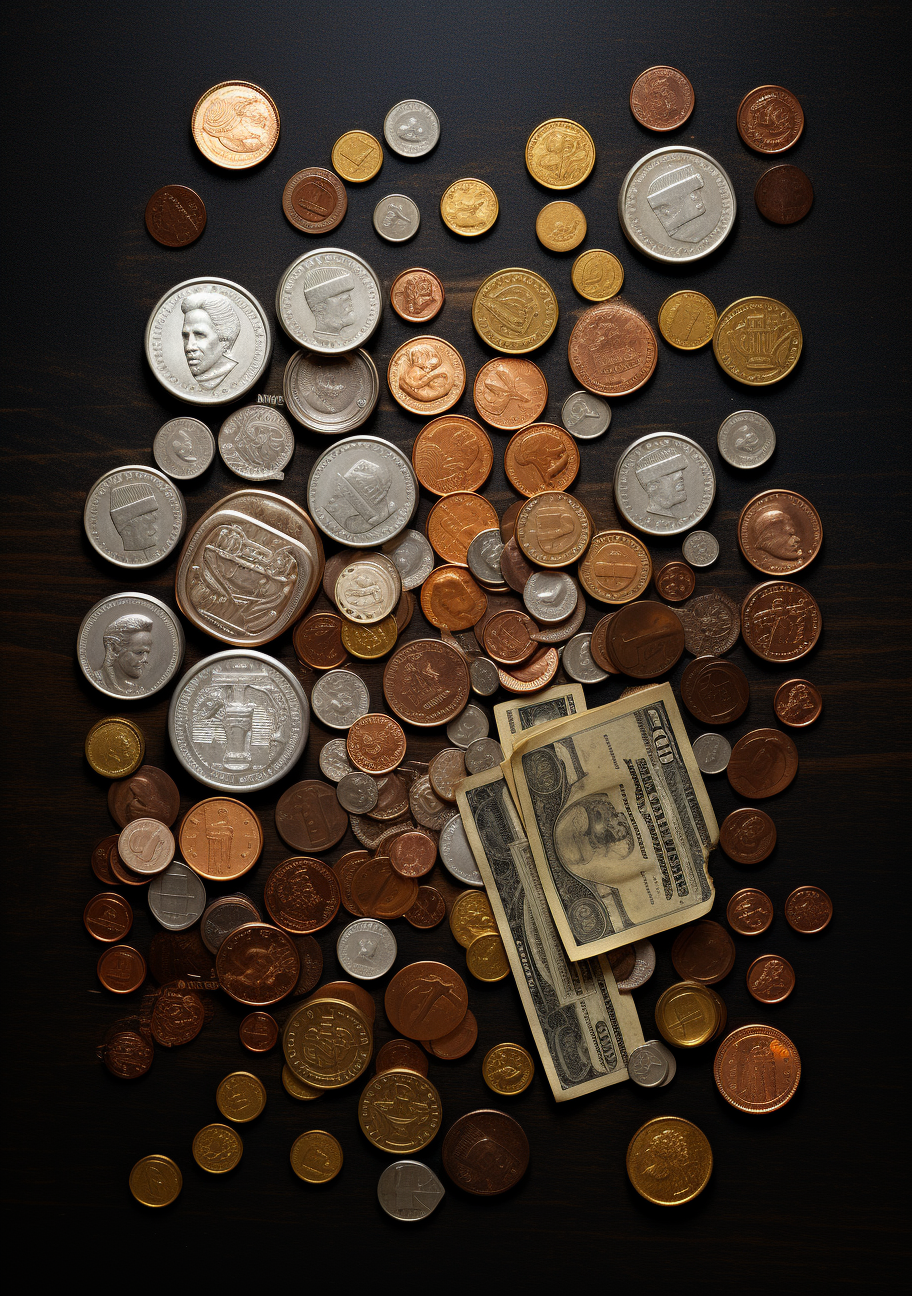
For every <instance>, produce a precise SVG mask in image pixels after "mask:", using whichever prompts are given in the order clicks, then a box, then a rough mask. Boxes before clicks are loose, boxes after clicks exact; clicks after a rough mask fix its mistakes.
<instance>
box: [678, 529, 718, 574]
mask: <svg viewBox="0 0 912 1296" xmlns="http://www.w3.org/2000/svg"><path fill="white" fill-rule="evenodd" d="M681 552H682V553H683V555H684V557H685V558H686V559H687V561H688V562H689V563H690V565H691V567H711V566H712V565H713V563H714V562H715V561H716V559H717V558H718V557H719V541H718V540H717V539H716V537H715V536H714V535H711V534H710V532H709V531H691V533H690V535H689V536H687V537H686V538H685V539H684V541H683V542H682V544H681Z"/></svg>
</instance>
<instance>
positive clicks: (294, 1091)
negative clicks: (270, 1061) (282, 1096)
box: [282, 1062, 326, 1102]
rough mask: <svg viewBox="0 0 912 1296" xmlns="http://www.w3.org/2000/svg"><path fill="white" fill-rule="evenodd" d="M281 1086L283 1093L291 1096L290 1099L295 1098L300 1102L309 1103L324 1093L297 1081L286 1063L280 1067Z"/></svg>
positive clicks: (303, 1081)
mask: <svg viewBox="0 0 912 1296" xmlns="http://www.w3.org/2000/svg"><path fill="white" fill-rule="evenodd" d="M282 1084H283V1085H284V1086H285V1092H286V1093H289V1094H291V1096H292V1098H297V1099H299V1101H301V1102H310V1101H311V1100H312V1099H313V1098H319V1097H321V1096H322V1094H324V1093H325V1092H326V1091H325V1089H315V1088H314V1086H313V1085H309V1084H308V1083H307V1082H306V1081H305V1080H299V1079H298V1077H297V1076H296V1075H295V1073H294V1072H293V1071H292V1069H291V1067H290V1066H289V1065H288V1063H287V1062H286V1063H285V1065H284V1066H283V1067H282Z"/></svg>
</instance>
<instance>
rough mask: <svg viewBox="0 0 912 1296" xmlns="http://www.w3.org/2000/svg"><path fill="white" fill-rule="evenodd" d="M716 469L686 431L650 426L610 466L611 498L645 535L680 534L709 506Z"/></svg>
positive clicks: (713, 488)
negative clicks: (614, 463) (660, 430)
mask: <svg viewBox="0 0 912 1296" xmlns="http://www.w3.org/2000/svg"><path fill="white" fill-rule="evenodd" d="M715 494H716V474H715V473H714V471H713V466H712V464H711V463H710V460H709V457H708V456H707V454H706V453H705V451H704V450H703V449H702V447H701V446H698V445H697V443H696V441H691V439H690V437H686V436H680V435H678V434H676V433H674V432H652V433H650V434H649V435H648V436H644V437H638V438H637V440H636V441H634V442H633V444H632V445H629V446H628V447H627V449H626V450H625V451H624V453H623V454H622V455H621V457H620V459H619V460H618V463H617V467H616V468H615V470H614V502H615V504H616V506H617V509H618V512H619V513H620V514H621V516H622V517H623V518H624V519H625V520H626V521H627V522H629V523H630V525H631V526H632V527H636V529H637V530H638V531H644V532H645V533H646V534H647V535H680V534H681V533H682V532H684V531H689V530H690V528H691V527H693V526H696V525H697V523H698V522H700V521H701V520H702V519H703V518H704V517H705V516H706V514H707V513H708V512H709V509H710V506H711V504H712V502H713V499H714V498H715Z"/></svg>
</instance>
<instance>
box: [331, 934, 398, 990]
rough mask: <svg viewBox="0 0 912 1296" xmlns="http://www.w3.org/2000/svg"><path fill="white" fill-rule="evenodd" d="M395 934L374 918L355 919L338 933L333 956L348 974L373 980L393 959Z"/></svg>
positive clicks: (363, 979)
mask: <svg viewBox="0 0 912 1296" xmlns="http://www.w3.org/2000/svg"><path fill="white" fill-rule="evenodd" d="M396 951H397V946H396V937H395V936H394V935H393V933H392V932H391V931H390V929H389V928H388V927H387V925H386V923H384V922H380V921H379V919H377V918H357V919H356V920H355V921H354V922H351V923H349V924H348V926H347V927H345V928H343V930H342V931H341V932H340V934H339V939H338V940H337V941H336V957H337V958H338V960H339V962H340V963H341V964H342V967H343V968H344V969H345V971H346V972H347V973H348V975H349V976H353V977H357V978H358V980H359V981H376V980H377V978H378V977H382V976H384V975H385V974H386V973H387V972H388V971H389V970H390V968H391V967H392V966H393V964H394V963H395V961H396Z"/></svg>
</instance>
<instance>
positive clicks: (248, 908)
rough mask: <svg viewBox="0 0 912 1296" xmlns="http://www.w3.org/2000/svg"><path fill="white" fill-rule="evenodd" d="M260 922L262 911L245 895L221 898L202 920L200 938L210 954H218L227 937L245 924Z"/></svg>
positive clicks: (214, 901) (212, 905)
mask: <svg viewBox="0 0 912 1296" xmlns="http://www.w3.org/2000/svg"><path fill="white" fill-rule="evenodd" d="M249 922H260V911H259V909H258V908H257V907H256V905H255V904H254V903H253V901H252V900H250V899H249V898H248V897H247V896H245V895H243V894H234V895H225V896H219V898H218V899H217V900H213V901H212V904H211V905H209V907H208V909H206V911H205V912H204V914H203V916H202V919H201V920H200V937H201V938H202V942H203V944H204V945H205V946H206V949H207V950H208V951H209V953H210V954H217V953H218V952H219V950H220V949H221V946H222V941H223V940H224V939H225V937H226V936H230V935H231V933H232V932H233V931H237V929H238V927H243V926H244V924H245V923H249Z"/></svg>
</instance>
